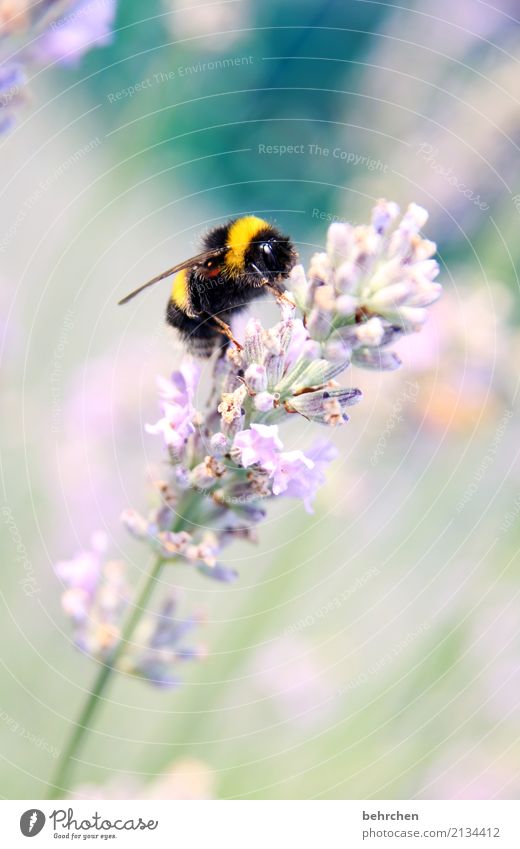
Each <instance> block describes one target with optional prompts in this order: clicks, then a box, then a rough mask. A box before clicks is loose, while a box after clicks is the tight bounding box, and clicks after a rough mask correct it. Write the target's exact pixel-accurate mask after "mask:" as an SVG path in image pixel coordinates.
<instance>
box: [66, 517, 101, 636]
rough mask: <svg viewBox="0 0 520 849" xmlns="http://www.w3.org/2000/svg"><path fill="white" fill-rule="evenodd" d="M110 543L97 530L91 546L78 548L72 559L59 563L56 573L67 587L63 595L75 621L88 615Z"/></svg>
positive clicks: (68, 610) (69, 612)
mask: <svg viewBox="0 0 520 849" xmlns="http://www.w3.org/2000/svg"><path fill="white" fill-rule="evenodd" d="M107 544H108V541H107V537H106V535H105V534H104V533H103V532H102V531H98V532H96V533H95V534H93V535H92V539H91V544H90V549H85V550H83V551H79V552H78V553H77V554H76V555H75V556H74V557H73V558H72V560H60V561H59V562H58V563H56V566H55V572H56V575H57V576H58V578H59V579H60V580H61V581H62V582H63V584H64V586H65V587H66V590H65V592H64V594H63V598H62V603H63V607H64V609H65V611H66V613H68V614H69V615H70V616H71V617H72V618H73V619H74V620H76V621H79V620H81V619H84V618H85V617H86V616H87V615H88V608H89V605H90V604H91V602H92V599H93V597H94V594H95V591H96V589H97V586H98V583H99V579H100V576H101V569H102V565H103V558H104V556H105V552H106V549H107Z"/></svg>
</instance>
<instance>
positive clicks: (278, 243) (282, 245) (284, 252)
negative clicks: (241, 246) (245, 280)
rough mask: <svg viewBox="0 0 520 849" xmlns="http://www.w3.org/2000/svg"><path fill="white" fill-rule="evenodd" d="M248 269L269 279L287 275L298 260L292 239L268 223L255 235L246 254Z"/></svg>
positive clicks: (245, 259)
mask: <svg viewBox="0 0 520 849" xmlns="http://www.w3.org/2000/svg"><path fill="white" fill-rule="evenodd" d="M244 261H245V267H246V269H247V270H248V271H249V272H250V273H252V274H256V275H257V276H258V275H260V276H261V277H264V278H267V279H268V280H277V279H279V278H284V277H287V275H288V274H289V272H290V270H291V268H292V267H293V265H294V264H295V262H296V251H295V250H294V246H293V244H292V242H291V240H290V239H289V238H288V237H287V236H284V235H283V234H282V233H280V232H279V231H278V230H276V229H275V228H274V227H272V226H271V225H267V226H266V227H265V228H264V229H263V230H261V231H260V232H259V233H257V234H256V235H255V238H254V240H253V241H251V243H250V245H249V246H248V248H247V250H246V251H245V255H244Z"/></svg>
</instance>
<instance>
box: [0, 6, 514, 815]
mask: <svg viewBox="0 0 520 849" xmlns="http://www.w3.org/2000/svg"><path fill="white" fill-rule="evenodd" d="M495 7H496V8H495ZM495 7H494V6H493V5H492V4H488V3H485V2H482V0H459V2H458V3H453V2H448V0H439V2H437V3H435V4H433V5H432V4H431V3H428V2H426V0H422V2H421V0H419V1H418V2H413V0H410V2H404V3H401V4H399V6H395V5H393V4H391V3H386V2H370V0H352V2H349V3H345V2H343V0H322V2H310V0H303V2H298V3H294V2H290V0H276V2H275V0H265V2H263V3H254V2H253V1H252V0H226V2H211V3H203V2H201V3H199V2H197V3H190V2H189V0H178V2H176V0H164V2H162V3H160V2H159V0H154V2H150V3H148V4H146V10H144V5H143V4H142V3H139V2H137V0H126V2H122V3H120V4H119V8H118V14H117V19H116V26H115V29H114V34H113V39H112V41H111V43H110V44H108V45H106V46H104V47H102V48H98V49H96V50H92V51H91V52H89V53H88V54H87V55H85V56H84V57H83V58H82V59H81V61H80V62H79V63H77V64H75V65H72V66H70V67H64V66H62V65H61V66H57V65H54V66H53V65H50V66H49V67H39V68H37V69H34V68H33V71H32V75H31V76H32V79H31V80H30V91H31V102H30V103H28V104H27V105H26V106H25V108H24V110H23V112H22V113H21V114H20V116H19V118H18V123H17V125H16V126H15V127H14V128H13V129H12V130H11V132H10V134H9V135H5V136H2V137H1V138H0V148H1V168H2V174H3V179H2V186H1V189H0V191H1V195H2V201H1V204H0V275H1V286H0V306H1V311H0V335H1V339H2V342H1V344H2V376H1V384H0V392H1V399H2V416H1V424H0V427H1V430H2V436H3V439H2V454H1V467H0V487H1V502H2V507H1V517H2V534H1V561H2V566H3V568H2V615H1V617H0V643H1V645H2V652H1V654H2V662H1V667H0V675H1V685H0V694H1V695H0V736H1V739H2V743H1V758H2V770H1V777H0V794H1V795H2V796H4V797H7V798H40V797H41V796H42V795H44V793H45V787H46V782H47V781H48V779H49V776H50V774H51V773H52V771H53V770H54V767H55V765H56V759H57V757H58V755H59V753H60V752H61V751H62V748H63V745H64V741H65V739H66V737H67V735H68V733H69V732H70V729H71V725H72V723H73V720H74V718H75V716H76V714H77V711H78V708H79V706H80V704H81V703H82V701H83V699H84V697H85V694H86V692H87V691H88V688H89V686H90V683H91V681H92V679H93V676H94V674H95V671H96V670H95V664H94V663H93V662H92V661H91V660H89V658H87V657H85V656H82V655H80V654H79V653H78V652H77V651H76V650H75V649H74V647H73V645H72V642H71V636H70V630H69V625H68V622H67V620H66V618H65V616H64V614H63V612H62V610H61V607H60V590H61V588H60V585H59V582H58V580H57V578H56V577H55V575H54V573H53V564H54V563H55V562H56V561H57V560H59V559H62V558H64V557H69V556H72V555H73V554H74V552H75V551H77V550H78V549H81V548H82V547H85V546H88V544H89V540H90V537H91V534H92V533H93V532H94V531H96V530H98V529H102V530H104V531H105V532H106V533H107V534H108V535H109V538H110V548H111V551H112V552H113V556H114V557H117V558H121V559H123V560H125V561H126V562H127V563H128V564H129V568H130V570H131V574H132V575H133V576H134V577H135V578H137V576H138V574H139V572H140V571H141V570H142V569H143V568H144V565H145V563H144V561H143V558H144V556H145V554H144V552H143V550H142V549H141V548H140V547H139V546H138V545H137V544H136V543H134V542H132V541H131V540H130V539H129V538H128V535H127V534H126V532H125V531H124V529H123V528H122V527H121V524H120V519H119V517H120V513H121V511H122V510H123V509H124V508H125V507H127V506H132V507H136V508H138V509H146V507H147V505H148V503H149V499H150V489H149V481H150V479H151V478H152V476H153V475H154V474H156V473H157V470H160V469H161V464H162V462H163V458H162V452H161V448H160V445H159V444H158V442H157V440H154V438H153V437H150V436H148V435H146V434H144V423H145V422H149V421H155V419H156V417H157V415H156V414H157V397H156V387H155V377H156V375H157V374H164V375H167V374H168V373H169V371H170V370H171V368H172V367H173V366H174V365H175V364H176V363H177V362H178V361H179V358H180V355H181V351H180V348H179V345H178V344H177V342H176V340H175V337H174V335H173V333H170V331H169V330H168V329H167V328H166V327H165V326H164V325H163V311H164V305H165V301H166V297H167V294H166V293H167V285H166V288H163V289H161V287H156V288H155V289H154V290H150V292H149V293H148V294H147V295H146V296H143V297H142V298H141V299H140V300H139V301H138V302H137V301H136V302H133V303H132V305H131V306H129V307H127V308H126V309H125V310H123V309H122V308H121V309H120V308H117V307H116V301H117V299H118V298H119V297H121V296H122V295H123V294H125V292H126V291H127V290H128V289H129V288H131V287H132V286H134V285H136V284H137V283H139V282H140V281H141V280H144V279H147V278H148V277H150V276H152V275H153V274H155V273H157V272H158V271H160V270H162V268H163V267H167V266H169V265H171V264H173V262H175V261H177V260H180V259H183V258H185V257H186V256H187V255H189V254H190V253H192V252H194V250H195V248H196V245H197V238H198V234H199V233H200V231H201V230H204V228H206V227H208V226H209V225H211V224H213V223H216V222H219V221H224V220H226V219H227V218H228V217H230V216H233V215H239V214H242V213H246V212H256V213H259V214H261V215H263V216H265V217H267V218H270V219H272V220H274V221H276V222H278V224H279V226H280V227H281V228H282V229H284V230H286V231H287V232H289V233H291V235H292V236H293V238H294V240H295V242H296V243H297V245H298V249H299V251H300V254H301V257H302V259H303V260H304V261H307V260H308V258H309V257H310V255H311V254H312V252H313V250H315V249H317V248H320V247H321V246H322V245H323V244H324V241H325V238H326V227H327V223H328V221H330V220H331V219H332V218H333V217H337V218H339V219H345V220H349V221H352V222H355V223H363V222H364V221H365V220H367V219H368V217H369V211H370V207H371V205H372V203H373V201H374V200H375V199H376V198H378V197H381V196H384V197H387V198H389V199H393V200H396V201H398V202H399V203H400V204H401V205H403V206H405V205H406V204H407V203H408V202H409V201H411V200H414V201H416V202H417V203H419V204H422V205H424V206H425V207H427V209H428V210H429V211H430V221H429V223H428V225H427V228H426V234H427V235H428V236H429V237H430V238H433V239H435V240H436V241H437V242H438V245H439V259H440V262H441V266H442V275H441V280H442V282H443V283H444V284H445V295H444V297H443V299H442V300H441V301H440V302H439V303H438V304H437V305H436V306H435V307H434V308H433V310H432V316H431V319H430V322H429V324H428V326H427V327H426V329H425V330H424V331H423V332H422V333H421V334H420V335H416V336H413V337H410V338H408V339H407V340H406V344H402V345H401V348H400V350H401V355H402V358H403V361H404V365H403V368H402V370H401V371H399V372H397V373H394V374H390V375H389V374H382V375H378V374H376V375H373V374H368V373H367V372H356V371H355V370H353V374H352V375H351V382H352V385H356V386H360V388H361V389H363V391H364V394H365V399H364V401H363V403H362V404H361V405H359V406H358V407H356V408H354V410H353V413H352V417H351V422H350V423H349V424H348V425H347V426H346V427H345V428H343V429H342V430H341V431H337V432H335V434H334V439H335V441H336V444H337V445H338V447H339V448H340V459H339V461H337V462H336V463H335V464H334V465H333V467H332V471H331V474H330V475H329V479H328V482H327V485H326V486H325V487H324V489H323V490H322V492H321V493H320V497H319V499H318V502H317V505H316V511H315V513H314V514H313V515H312V516H309V515H307V514H305V512H304V511H303V508H302V506H301V505H300V504H297V503H291V502H288V501H286V502H284V503H283V504H282V505H281V506H278V507H276V508H274V509H273V510H272V512H271V513H270V515H269V520H268V522H267V523H266V524H265V525H264V526H263V527H261V529H260V539H259V544H258V545H257V546H256V547H251V546H249V547H246V545H245V544H244V545H243V546H240V545H237V546H236V547H234V548H233V549H232V550H230V552H229V558H228V559H229V562H232V563H233V565H234V566H237V567H238V569H239V571H240V580H239V581H238V582H237V583H236V584H234V585H233V586H231V587H228V586H223V587H217V588H215V586H214V585H213V584H211V585H208V584H209V583H210V582H206V581H205V580H204V578H202V577H200V576H192V575H191V574H190V573H189V570H188V569H187V568H186V569H184V568H182V567H179V568H178V569H174V568H172V569H171V570H170V571H168V573H167V574H165V577H164V579H163V580H164V582H165V583H168V584H169V583H170V582H171V583H172V584H174V585H176V586H178V587H179V591H180V593H181V597H182V599H183V603H185V604H186V605H187V606H188V607H190V608H192V607H198V608H203V609H204V610H205V611H206V624H205V626H204V628H203V635H202V637H203V640H204V642H205V643H206V645H207V658H206V660H205V661H204V662H203V663H200V664H190V665H189V666H187V667H186V668H185V672H184V679H185V680H184V685H183V687H182V688H181V689H179V690H177V691H161V690H157V689H154V688H153V687H152V686H149V685H146V684H145V683H143V682H140V681H136V680H133V679H130V678H127V677H124V676H120V677H119V678H118V679H117V680H116V681H114V682H113V684H112V686H111V688H110V691H109V694H108V696H107V700H106V702H105V704H104V705H103V709H102V712H101V714H100V716H99V719H98V721H97V723H96V725H95V728H94V731H93V732H92V734H91V735H90V738H89V740H88V743H87V745H86V746H85V748H84V749H83V750H82V752H81V755H80V759H79V761H78V762H77V763H76V765H75V769H74V779H73V782H72V786H71V788H70V793H71V796H72V797H88V796H94V797H96V796H97V797H123V798H132V797H134V796H136V797H139V796H141V797H144V796H149V797H152V798H162V797H165V798H205V797H208V796H209V797H216V798H255V799H266V798H275V799H292V798H354V799H357V798H387V799H389V798H415V797H418V798H518V794H519V793H520V766H519V764H520V742H519V735H520V716H519V703H520V691H519V685H520V665H519V659H520V633H519V617H518V609H519V604H518V603H519V591H520V568H519V565H520V564H519V558H518V544H519V530H518V529H519V516H520V490H519V466H518V462H517V458H518V429H517V427H518V425H517V412H518V409H517V408H518V404H517V385H518V383H517V380H518V378H517V374H518V362H519V360H520V331H519V325H518V321H519V318H520V311H519V307H518V303H519V302H518V278H517V271H516V265H517V263H518V260H519V258H520V239H519V238H518V232H519V228H520V195H518V194H517V193H520V180H519V176H518V161H519V148H518V142H519V139H520V111H519V99H518V82H517V81H518V75H519V70H520V61H519V59H520V55H519V46H520V23H519V21H518V20H517V18H518V6H517V4H516V3H515V2H514V0H501V2H500V3H499V4H495ZM276 145H286V146H287V145H293V146H294V147H295V148H296V149H297V151H296V150H295V152H293V153H291V154H286V155H283V156H281V155H279V154H277V153H275V152H268V151H266V150H265V148H268V147H269V146H276ZM324 149H328V150H329V154H328V155H327V154H326V153H324ZM334 151H336V153H334ZM262 309H263V310H265V311H267V313H269V311H271V313H269V314H272V315H273V316H274V314H275V313H274V312H273V310H274V309H275V308H274V307H273V306H272V305H271V306H269V305H267V306H265V307H262ZM317 427H318V426H317ZM160 590H161V588H159V589H158V592H159V593H160Z"/></svg>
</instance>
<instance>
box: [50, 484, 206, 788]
mask: <svg viewBox="0 0 520 849" xmlns="http://www.w3.org/2000/svg"><path fill="white" fill-rule="evenodd" d="M199 499H200V495H199V493H188V494H187V497H186V498H185V500H184V504H183V505H181V506H180V508H179V512H178V515H177V520H176V522H175V524H174V527H173V528H172V530H173V531H178V530H180V529H181V528H182V527H183V525H184V524H185V523H186V522H187V521H189V519H188V514H189V513H190V511H192V510H193V509H194V507H195V506H196V505H197V503H198V501H199ZM166 562H168V563H171V560H168V561H166V560H165V559H164V558H163V557H158V558H157V559H156V560H154V561H153V563H152V567H151V569H150V571H149V572H147V573H146V574H145V575H144V577H143V582H142V586H141V588H140V590H139V591H138V593H137V595H136V599H135V603H134V605H133V608H132V610H131V612H130V614H129V616H128V618H127V620H126V622H125V624H124V626H123V629H122V631H121V637H120V639H119V641H118V643H117V645H116V646H115V648H114V650H113V652H112V654H111V656H110V657H109V658H108V659H107V660H106V661H105V662H104V663H103V665H102V666H101V668H100V670H99V672H98V674H97V677H96V678H95V679H94V684H93V686H92V689H91V690H90V693H89V695H88V697H87V700H86V702H85V704H84V705H83V707H82V709H81V712H80V714H79V716H78V718H77V720H76V722H75V723H74V727H73V729H72V732H71V735H70V737H69V740H68V742H67V745H66V747H65V750H64V751H63V754H62V755H61V757H60V760H59V763H58V767H57V770H56V773H55V775H54V778H53V780H52V782H51V783H50V785H49V793H48V798H49V799H59V798H61V797H62V796H63V794H64V793H66V792H67V782H68V778H69V774H70V771H71V768H72V765H73V761H74V760H75V758H76V755H77V752H78V751H79V749H80V747H81V745H82V744H83V741H84V738H85V737H86V735H87V734H88V732H89V731H90V729H91V727H92V723H93V720H94V717H95V716H96V713H97V711H98V708H99V707H100V705H101V702H102V700H103V695H104V692H105V690H106V688H107V685H108V683H109V681H110V680H111V677H112V673H113V672H114V671H115V670H116V666H117V663H118V661H119V659H120V657H121V655H122V654H123V652H124V650H125V648H126V646H127V644H128V643H129V642H130V639H131V637H132V634H133V633H134V631H135V629H136V627H137V625H138V624H139V621H140V619H141V616H142V615H143V613H144V612H145V611H146V608H147V606H148V602H149V601H150V598H151V595H152V593H153V590H154V587H155V583H156V581H157V579H158V578H159V575H160V574H161V570H162V568H163V566H164V564H165V563H166Z"/></svg>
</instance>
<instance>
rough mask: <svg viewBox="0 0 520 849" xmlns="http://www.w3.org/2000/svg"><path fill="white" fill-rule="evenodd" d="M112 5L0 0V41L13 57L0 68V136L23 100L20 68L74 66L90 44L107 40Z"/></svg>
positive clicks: (107, 1) (105, 0) (103, 0)
mask: <svg viewBox="0 0 520 849" xmlns="http://www.w3.org/2000/svg"><path fill="white" fill-rule="evenodd" d="M116 8H117V0H39V2H37V3H30V2H29V0H0V40H1V41H2V45H3V46H4V45H6V51H5V52H6V53H8V52H9V51H11V55H16V56H17V57H18V64H16V65H14V64H13V63H10V62H9V63H7V64H5V65H2V66H1V67H0V134H1V133H4V132H6V131H8V130H9V129H10V127H11V126H12V125H13V124H14V122H15V115H16V110H17V108H18V107H19V105H20V104H21V103H23V102H24V100H25V71H24V68H25V66H27V65H31V64H34V63H38V64H48V63H53V62H58V63H60V64H63V65H74V64H76V63H77V62H78V61H79V60H80V58H81V57H82V56H83V55H84V54H85V53H86V52H87V51H88V50H90V49H91V48H92V47H99V46H101V45H104V44H108V43H109V42H110V41H111V40H112V28H113V24H114V19H115V15H116ZM10 42H12V43H10Z"/></svg>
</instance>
